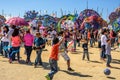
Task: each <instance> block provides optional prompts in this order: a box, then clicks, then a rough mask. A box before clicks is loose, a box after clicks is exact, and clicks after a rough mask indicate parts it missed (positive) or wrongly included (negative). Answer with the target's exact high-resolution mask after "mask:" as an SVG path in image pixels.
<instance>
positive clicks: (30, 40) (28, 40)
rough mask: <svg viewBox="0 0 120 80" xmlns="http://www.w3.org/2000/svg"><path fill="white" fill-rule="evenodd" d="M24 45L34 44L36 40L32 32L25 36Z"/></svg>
mask: <svg viewBox="0 0 120 80" xmlns="http://www.w3.org/2000/svg"><path fill="white" fill-rule="evenodd" d="M23 41H24V45H25V46H32V45H33V42H34V36H33V35H32V34H29V33H27V34H26V35H25V36H24V39H23Z"/></svg>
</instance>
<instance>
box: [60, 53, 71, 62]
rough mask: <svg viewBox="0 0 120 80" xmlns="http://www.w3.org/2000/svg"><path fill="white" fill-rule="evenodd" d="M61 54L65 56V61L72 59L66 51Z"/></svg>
mask: <svg viewBox="0 0 120 80" xmlns="http://www.w3.org/2000/svg"><path fill="white" fill-rule="evenodd" d="M61 56H62V57H63V58H64V60H65V61H68V60H70V58H69V56H68V55H67V53H65V52H63V53H61Z"/></svg>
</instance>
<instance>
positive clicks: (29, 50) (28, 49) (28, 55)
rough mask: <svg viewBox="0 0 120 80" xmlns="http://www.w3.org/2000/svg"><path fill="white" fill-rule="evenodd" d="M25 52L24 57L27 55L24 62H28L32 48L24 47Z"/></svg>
mask: <svg viewBox="0 0 120 80" xmlns="http://www.w3.org/2000/svg"><path fill="white" fill-rule="evenodd" d="M25 51H26V55H27V59H26V61H30V56H31V52H32V46H25Z"/></svg>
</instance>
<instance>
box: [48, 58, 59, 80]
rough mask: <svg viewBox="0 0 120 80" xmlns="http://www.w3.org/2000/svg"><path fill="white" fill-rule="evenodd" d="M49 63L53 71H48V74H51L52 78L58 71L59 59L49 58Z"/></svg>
mask: <svg viewBox="0 0 120 80" xmlns="http://www.w3.org/2000/svg"><path fill="white" fill-rule="evenodd" d="M49 63H50V68H51V72H50V73H48V75H49V76H50V79H51V80H52V79H53V76H54V74H56V73H57V72H58V64H57V60H53V59H49Z"/></svg>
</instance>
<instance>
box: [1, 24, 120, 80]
mask: <svg viewBox="0 0 120 80" xmlns="http://www.w3.org/2000/svg"><path fill="white" fill-rule="evenodd" d="M0 37H1V39H0V41H1V42H0V54H1V55H2V56H4V57H5V58H8V59H9V63H12V62H13V61H15V60H17V61H18V62H20V47H21V45H23V44H24V48H25V51H24V52H25V54H26V64H30V63H31V53H32V50H35V51H36V58H35V61H34V67H35V68H36V67H37V66H38V65H41V66H42V65H43V63H42V58H41V55H42V51H43V49H45V46H46V45H47V46H51V47H52V49H51V53H50V57H49V63H50V68H51V71H50V73H48V75H47V76H46V78H47V79H48V80H52V78H53V76H54V74H55V73H56V72H57V71H58V69H57V60H58V55H59V53H60V55H61V56H62V57H63V58H64V59H65V61H66V62H67V66H68V67H67V70H69V71H74V70H73V69H72V68H71V66H70V57H69V56H68V55H67V53H68V52H69V51H70V52H76V47H77V46H78V47H82V48H83V57H82V60H84V59H85V57H87V60H88V61H90V56H89V44H90V47H91V48H92V47H94V46H95V44H96V43H98V48H99V49H100V59H101V60H104V61H105V60H106V66H107V67H111V65H110V63H111V60H112V57H111V50H112V49H113V50H114V49H115V48H116V47H117V48H118V50H119V51H120V30H119V31H118V32H115V31H113V30H110V29H108V28H103V29H99V30H95V29H85V30H80V29H77V28H70V29H64V28H62V29H61V31H60V32H57V29H56V28H55V27H49V28H48V27H46V28H44V29H40V28H34V27H27V28H24V27H17V26H15V25H10V26H6V25H4V26H3V27H1V31H0ZM16 56H17V57H16ZM16 58H17V59H16Z"/></svg>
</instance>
